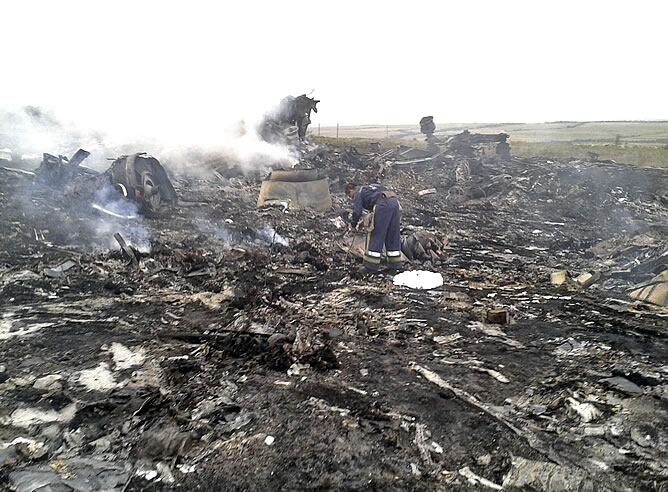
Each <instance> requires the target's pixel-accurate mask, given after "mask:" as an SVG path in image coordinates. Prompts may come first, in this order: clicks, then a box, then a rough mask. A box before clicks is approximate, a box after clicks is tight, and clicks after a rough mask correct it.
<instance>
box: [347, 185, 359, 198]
mask: <svg viewBox="0 0 668 492" xmlns="http://www.w3.org/2000/svg"><path fill="white" fill-rule="evenodd" d="M356 189H357V185H356V184H355V183H348V184H347V185H346V195H348V194H350V193H352V192H353V191H355V190H356Z"/></svg>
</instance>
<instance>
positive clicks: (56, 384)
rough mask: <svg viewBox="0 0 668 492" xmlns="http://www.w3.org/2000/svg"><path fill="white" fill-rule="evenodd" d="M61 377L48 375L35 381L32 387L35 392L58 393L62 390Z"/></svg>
mask: <svg viewBox="0 0 668 492" xmlns="http://www.w3.org/2000/svg"><path fill="white" fill-rule="evenodd" d="M62 379H63V377H62V376H61V375H60V374H49V375H47V376H43V377H41V378H39V379H37V380H36V381H35V382H34V383H33V385H32V387H33V388H35V389H36V390H43V391H59V390H61V389H63V385H62V383H61V382H60V381H61V380H62Z"/></svg>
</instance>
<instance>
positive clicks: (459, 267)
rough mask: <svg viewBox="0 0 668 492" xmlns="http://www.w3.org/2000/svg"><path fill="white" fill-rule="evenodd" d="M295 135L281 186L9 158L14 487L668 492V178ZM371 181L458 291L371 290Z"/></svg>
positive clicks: (466, 141) (5, 203)
mask: <svg viewBox="0 0 668 492" xmlns="http://www.w3.org/2000/svg"><path fill="white" fill-rule="evenodd" d="M294 125H295V120H294V119H291V120H289V121H287V122H286V121H283V122H282V123H280V124H279V123H277V122H276V120H273V121H272V122H271V123H270V124H269V126H272V127H274V129H275V130H276V129H277V131H274V132H273V133H272V135H273V136H272V137H271V138H278V139H287V141H288V142H292V144H294V146H295V149H296V151H297V152H299V164H298V165H297V166H295V168H293V169H283V170H280V169H276V170H273V172H271V173H260V172H256V173H249V174H246V175H241V176H240V175H238V173H234V172H232V171H231V168H230V167H229V166H221V167H218V168H216V169H212V170H211V171H210V172H209V173H208V174H206V175H204V176H201V175H190V174H188V173H179V174H170V173H169V170H166V169H165V168H163V167H162V166H161V165H160V163H159V162H158V160H157V159H155V158H152V157H150V156H148V155H145V154H133V155H126V156H122V157H119V158H118V159H115V160H114V161H113V163H112V164H111V166H110V168H109V169H108V170H107V171H106V172H103V173H96V172H93V171H91V170H90V169H88V168H86V167H85V166H83V164H82V163H83V162H84V160H85V158H86V156H87V153H86V152H85V151H83V150H80V151H78V152H77V153H75V154H74V156H73V157H71V158H69V159H68V158H67V157H62V156H55V155H48V154H45V155H44V158H43V162H42V164H41V166H40V167H39V168H38V169H37V170H35V171H26V170H25V169H19V168H18V166H16V165H15V163H11V162H6V164H7V165H6V166H4V167H3V168H2V171H0V201H1V204H0V207H1V210H2V214H1V216H0V220H1V221H2V230H3V235H2V248H1V250H0V268H1V270H0V288H1V289H2V296H1V297H0V303H1V304H2V318H1V320H0V362H1V364H2V365H1V366H0V383H1V384H0V402H1V405H0V419H1V420H0V422H1V424H2V425H1V427H0V478H1V480H0V481H1V482H2V483H3V484H4V487H5V488H8V489H9V490H19V491H37V490H77V491H79V490H86V491H87V490H140V489H149V490H150V489H179V490H194V489H203V490H207V489H208V490H242V489H244V490H256V489H260V490H277V489H278V490H300V489H304V488H315V489H345V490H350V489H365V490H405V489H411V490H453V489H455V490H485V489H496V490H666V474H667V472H668V461H667V459H668V452H667V450H668V434H667V432H666V429H668V425H667V424H668V409H667V406H666V402H667V400H668V385H667V381H666V377H667V376H668V366H666V354H667V353H668V350H667V349H668V339H667V338H666V335H667V331H666V328H667V324H666V317H667V316H668V311H666V303H667V299H666V296H667V289H668V274H667V273H666V271H667V270H666V269H667V262H668V249H667V245H668V244H667V240H666V237H667V236H666V230H667V228H668V222H667V220H666V219H667V218H668V215H667V209H666V207H667V202H668V197H666V195H665V192H666V190H667V189H668V186H667V185H668V174H667V173H666V171H662V170H659V169H652V168H645V169H643V168H637V167H632V166H627V165H622V164H617V163H614V162H610V161H606V162H602V161H599V160H596V159H588V160H582V159H571V160H564V161H557V160H547V159H538V158H534V159H522V158H516V157H512V156H511V154H510V148H509V146H508V144H507V135H504V134H499V135H476V134H471V133H468V132H465V133H463V134H459V135H455V136H451V137H442V136H441V137H435V136H434V130H435V125H434V124H433V119H430V118H429V117H427V119H426V120H425V119H423V121H422V122H421V127H422V129H423V132H424V133H425V134H426V136H427V145H426V148H422V147H420V148H411V147H404V146H399V147H391V148H384V147H382V146H380V145H375V146H371V148H370V149H369V150H365V151H360V150H357V149H355V148H346V147H337V146H327V145H316V144H313V143H309V142H308V141H307V140H306V141H303V142H301V143H300V142H299V140H300V139H299V137H300V135H298V132H296V131H295V130H294ZM351 181H352V182H358V183H371V182H382V183H384V184H385V186H387V187H388V188H390V189H393V190H397V192H398V193H399V197H400V201H401V205H402V208H403V218H402V251H403V254H404V256H405V264H404V266H405V269H406V270H409V271H418V270H419V271H424V272H429V273H432V274H438V275H439V276H441V278H442V282H441V283H442V285H440V286H438V287H435V288H433V289H427V290H420V289H415V288H407V287H403V286H398V285H394V282H393V277H392V276H390V275H382V274H381V275H378V276H371V277H370V276H365V275H360V274H359V273H358V272H357V267H358V265H359V261H360V260H359V258H358V257H359V256H360V255H361V252H362V250H363V242H364V239H363V237H362V238H359V237H358V235H356V234H355V233H353V232H351V231H349V230H348V228H346V227H345V222H346V220H347V218H348V215H347V214H348V213H349V210H350V205H349V204H348V203H346V201H345V197H344V195H343V188H344V186H345V184H346V183H347V182H351ZM360 245H361V246H360Z"/></svg>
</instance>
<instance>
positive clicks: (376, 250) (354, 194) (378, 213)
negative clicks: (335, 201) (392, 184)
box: [346, 183, 401, 272]
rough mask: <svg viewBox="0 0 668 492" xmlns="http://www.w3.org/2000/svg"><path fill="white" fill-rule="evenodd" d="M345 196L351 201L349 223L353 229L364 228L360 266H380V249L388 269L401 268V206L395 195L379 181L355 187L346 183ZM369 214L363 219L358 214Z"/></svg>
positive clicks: (369, 268) (378, 267) (376, 268)
mask: <svg viewBox="0 0 668 492" xmlns="http://www.w3.org/2000/svg"><path fill="white" fill-rule="evenodd" d="M346 195H347V196H348V198H350V199H351V200H352V201H353V214H352V218H351V221H350V222H351V226H352V227H353V228H355V229H358V230H359V229H361V228H362V227H363V226H366V228H367V232H368V233H367V238H366V246H365V252H364V266H365V268H366V269H367V270H369V271H372V272H376V271H378V270H379V269H380V263H381V260H382V257H383V249H384V250H385V254H386V256H387V265H388V267H389V268H391V269H394V270H398V269H400V268H401V235H400V226H401V207H400V206H399V199H398V198H397V194H396V193H394V192H393V191H388V190H385V189H384V188H383V187H382V186H381V185H379V184H370V185H364V186H359V187H358V186H357V185H356V184H353V183H349V184H347V185H346ZM365 210H367V211H369V212H370V213H369V214H368V215H367V216H366V217H365V219H364V220H363V218H362V214H363V213H364V211H365Z"/></svg>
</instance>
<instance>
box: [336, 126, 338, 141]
mask: <svg viewBox="0 0 668 492" xmlns="http://www.w3.org/2000/svg"><path fill="white" fill-rule="evenodd" d="M336 139H337V140H338V139H339V124H338V123H337V124H336Z"/></svg>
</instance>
